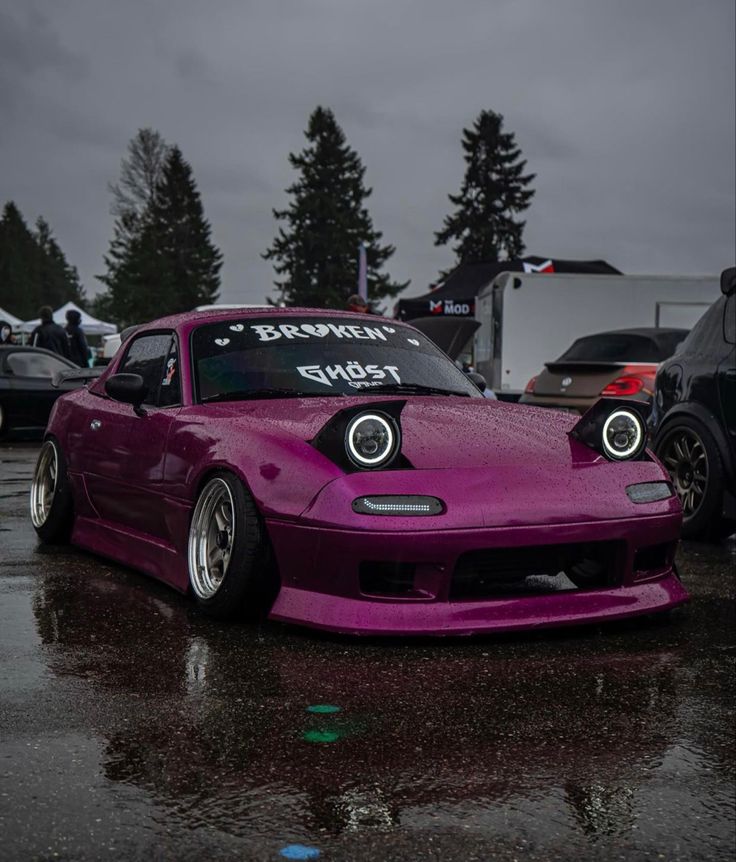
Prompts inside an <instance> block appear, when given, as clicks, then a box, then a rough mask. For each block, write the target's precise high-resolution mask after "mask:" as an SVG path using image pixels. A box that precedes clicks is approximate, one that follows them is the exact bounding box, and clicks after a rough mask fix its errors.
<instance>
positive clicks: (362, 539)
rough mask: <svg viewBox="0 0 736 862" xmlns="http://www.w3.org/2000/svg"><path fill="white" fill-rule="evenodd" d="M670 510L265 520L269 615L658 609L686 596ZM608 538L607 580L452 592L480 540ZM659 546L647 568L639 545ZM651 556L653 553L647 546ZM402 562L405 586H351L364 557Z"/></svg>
mask: <svg viewBox="0 0 736 862" xmlns="http://www.w3.org/2000/svg"><path fill="white" fill-rule="evenodd" d="M680 520H681V519H680V515H679V514H678V513H668V514H661V515H653V516H643V517H638V518H627V519H617V520H608V521H585V522H577V523H566V524H560V523H555V524H546V525H531V526H504V527H483V528H475V529H448V530H438V531H434V532H431V531H426V530H425V531H412V530H402V531H390V530H388V529H383V530H355V529H331V528H325V527H318V526H306V525H303V524H296V523H293V522H285V521H278V520H269V521H267V527H268V531H269V534H270V537H271V541H272V543H273V547H274V550H275V553H276V557H277V560H278V564H279V570H280V573H281V590H280V592H279V595H278V597H277V598H276V601H275V603H274V605H273V607H272V609H271V614H270V616H271V618H272V619H275V620H281V621H285V622H290V623H297V624H302V625H307V626H310V627H314V628H319V629H326V630H330V631H336V632H343V633H348V634H369V635H407V634H412V635H469V634H478V633H482V632H491V631H499V632H500V631H518V630H524V629H532V628H541V627H551V626H567V625H578V624H583V623H591V622H602V621H606V620H616V619H623V618H627V617H633V616H637V615H641V614H649V613H654V612H657V611H664V610H667V609H669V608H673V607H676V606H677V605H680V604H682V603H684V602H686V601H687V600H688V598H689V597H688V594H687V591H686V590H685V589H684V587H683V586H682V584H681V583H680V581H679V579H678V578H677V576H676V575H675V572H674V566H673V559H672V558H673V556H674V548H675V545H676V542H677V539H678V536H679V529H680ZM590 542H612V543H616V546H617V547H618V548H620V554H619V558H618V561H617V563H616V565H617V569H618V571H617V585H616V586H609V587H604V588H596V589H587V590H586V589H578V590H574V591H572V590H571V591H566V592H555V593H548V594H543V595H522V596H518V595H514V596H504V597H500V598H492V597H491V598H482V599H477V598H472V599H456V598H452V585H453V575H454V573H455V569H456V566H457V563H458V559H459V558H460V556H461V555H462V554H465V553H468V552H471V551H482V550H486V549H498V548H504V549H519V550H520V551H522V550H523V549H527V548H530V547H534V546H549V545H568V544H570V545H572V544H577V543H590ZM652 548H664V549H666V550H665V551H664V552H663V554H661V555H660V557H659V558H656V559H657V560H658V562H655V563H653V564H652V565H653V566H654V567H653V568H651V569H646V568H642V560H647V559H653V557H652V556H651V554H650V555H649V556H647V554H648V551H645V549H652ZM655 556H656V555H655ZM375 560H380V561H393V562H396V563H406V564H410V565H411V567H412V572H413V575H412V577H413V585H412V589H410V590H407V591H406V593H405V595H403V596H401V597H398V596H392V595H378V594H374V593H373V594H369V593H366V592H364V591H363V590H362V589H361V578H360V571H361V564H362V563H365V562H366V561H375Z"/></svg>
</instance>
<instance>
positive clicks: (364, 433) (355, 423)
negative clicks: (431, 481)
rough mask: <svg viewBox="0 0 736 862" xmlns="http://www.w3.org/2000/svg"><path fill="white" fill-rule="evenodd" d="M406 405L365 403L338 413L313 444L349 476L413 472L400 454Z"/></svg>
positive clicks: (392, 402) (381, 402)
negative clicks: (391, 470) (392, 470)
mask: <svg viewBox="0 0 736 862" xmlns="http://www.w3.org/2000/svg"><path fill="white" fill-rule="evenodd" d="M405 404H406V402H405V401H399V400H391V401H380V402H378V403H376V402H375V401H374V402H373V403H368V404H366V403H363V404H358V405H356V406H354V407H347V408H346V409H344V410H340V411H339V412H337V413H336V414H335V415H334V416H333V417H332V419H330V420H329V422H327V424H326V425H324V427H323V428H322V429H321V430H320V431H319V433H318V434H317V435H316V437H314V439H313V440H312V441H311V444H312V446H314V448H315V449H317V451H319V452H321V453H322V454H323V455H325V456H326V457H328V458H329V459H330V460H331V461H333V462H334V463H335V464H337V465H338V466H339V467H340V468H342V469H343V470H344V471H345V472H346V473H355V472H356V471H358V470H384V469H386V468H389V467H393V468H400V469H402V470H411V464H410V463H409V461H408V460H407V459H406V458H405V457H404V455H403V454H402V452H401V411H402V409H403V407H404V405H405Z"/></svg>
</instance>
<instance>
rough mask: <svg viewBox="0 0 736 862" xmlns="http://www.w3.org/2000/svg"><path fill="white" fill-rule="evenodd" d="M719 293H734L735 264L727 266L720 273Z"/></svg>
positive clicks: (728, 294) (735, 286)
mask: <svg viewBox="0 0 736 862" xmlns="http://www.w3.org/2000/svg"><path fill="white" fill-rule="evenodd" d="M721 293H723V294H725V295H726V296H730V295H731V294H732V293H736V266H729V268H728V269H724V270H723V272H722V273H721Z"/></svg>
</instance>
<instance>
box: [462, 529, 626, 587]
mask: <svg viewBox="0 0 736 862" xmlns="http://www.w3.org/2000/svg"><path fill="white" fill-rule="evenodd" d="M624 552H625V547H624V545H623V543H622V542H585V543H579V544H573V545H538V546H535V547H527V548H488V549H485V550H480V551H469V552H468V553H465V554H462V555H461V556H460V558H459V559H458V561H457V565H456V566H455V571H454V573H453V577H452V584H451V587H450V599H451V600H453V599H474V598H488V597H494V598H500V597H504V596H530V595H549V594H553V593H561V592H572V591H576V590H597V589H606V588H609V587H614V586H617V585H619V584H620V583H621V582H622V568H623V567H622V562H623V559H624Z"/></svg>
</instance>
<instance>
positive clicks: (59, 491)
mask: <svg viewBox="0 0 736 862" xmlns="http://www.w3.org/2000/svg"><path fill="white" fill-rule="evenodd" d="M31 521H32V522H33V526H34V528H35V530H36V533H38V536H39V538H40V539H41V540H42V541H43V542H48V543H49V544H56V545H63V544H66V543H67V542H68V541H69V537H70V536H71V532H72V525H73V523H74V501H73V499H72V489H71V485H70V484H69V477H68V476H67V469H66V459H65V458H64V453H63V452H62V451H61V447H60V446H59V443H58V441H57V440H56V439H55V438H53V437H49V438H48V440H46V441H45V442H44V444H43V446H41V451H40V452H39V453H38V460H37V461H36V469H35V470H34V473H33V481H32V482H31Z"/></svg>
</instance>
